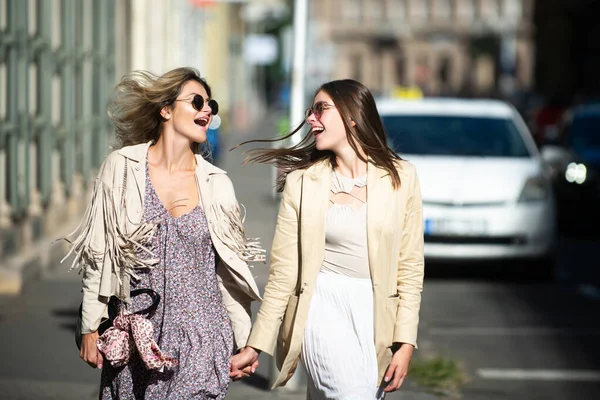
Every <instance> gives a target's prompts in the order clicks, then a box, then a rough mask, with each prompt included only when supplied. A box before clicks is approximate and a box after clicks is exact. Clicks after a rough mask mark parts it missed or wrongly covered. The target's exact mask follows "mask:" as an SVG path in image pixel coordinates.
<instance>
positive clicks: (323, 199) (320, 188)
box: [300, 161, 331, 282]
mask: <svg viewBox="0 0 600 400" xmlns="http://www.w3.org/2000/svg"><path fill="white" fill-rule="evenodd" d="M330 190H331V164H330V163H329V162H328V161H324V162H319V163H317V164H314V165H313V166H311V167H310V168H308V169H307V170H306V172H305V174H304V177H303V179H302V200H301V206H300V243H301V246H302V260H303V261H302V271H301V276H302V279H303V281H304V282H313V281H314V280H315V279H316V277H317V275H318V273H319V271H320V267H321V264H322V263H323V259H324V258H325V222H326V218H327V210H328V208H329V192H330Z"/></svg>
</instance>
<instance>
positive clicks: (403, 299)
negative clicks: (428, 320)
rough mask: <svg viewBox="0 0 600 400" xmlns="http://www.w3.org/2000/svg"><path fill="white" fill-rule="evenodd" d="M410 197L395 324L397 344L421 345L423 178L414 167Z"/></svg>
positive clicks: (402, 248)
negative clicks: (421, 185) (419, 340)
mask: <svg viewBox="0 0 600 400" xmlns="http://www.w3.org/2000/svg"><path fill="white" fill-rule="evenodd" d="M406 184H408V185H409V186H408V198H407V205H406V214H405V217H404V229H403V231H402V234H401V244H400V255H399V260H398V283H397V284H398V294H399V296H400V299H399V307H398V312H397V316H396V324H395V327H394V338H393V341H394V342H395V343H408V344H412V345H413V346H415V347H417V330H418V325H419V309H420V307H421V292H422V290H423V276H424V254H423V246H424V244H423V212H422V200H421V189H420V186H419V178H418V177H417V173H416V170H415V168H414V167H412V168H411V170H410V174H409V180H408V182H406Z"/></svg>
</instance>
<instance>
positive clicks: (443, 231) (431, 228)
mask: <svg viewBox="0 0 600 400" xmlns="http://www.w3.org/2000/svg"><path fill="white" fill-rule="evenodd" d="M425 234H426V235H472V236H476V235H485V234H487V223H486V221H485V220H478V219H473V220H461V219H426V220H425Z"/></svg>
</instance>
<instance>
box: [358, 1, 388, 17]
mask: <svg viewBox="0 0 600 400" xmlns="http://www.w3.org/2000/svg"><path fill="white" fill-rule="evenodd" d="M384 2H385V0H371V1H368V2H367V1H365V2H364V4H363V7H364V8H363V11H364V15H365V19H366V20H368V21H382V20H383V16H384V11H383V10H384V8H385V4H384Z"/></svg>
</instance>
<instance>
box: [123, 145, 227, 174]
mask: <svg viewBox="0 0 600 400" xmlns="http://www.w3.org/2000/svg"><path fill="white" fill-rule="evenodd" d="M151 144H152V142H151V141H150V142H147V143H140V144H136V145H133V146H125V147H122V148H120V149H119V150H117V151H118V153H119V154H120V155H122V156H123V157H127V158H128V159H130V160H131V161H134V162H138V163H139V162H141V161H142V160H145V159H146V154H148V149H149V148H150V145H151ZM196 163H197V165H198V166H201V167H202V168H203V169H204V171H206V173H207V174H210V175H212V174H226V173H227V172H225V171H223V170H222V169H221V168H218V167H215V166H214V165H212V164H211V163H209V162H208V161H206V160H205V159H204V157H202V156H201V155H200V154H196Z"/></svg>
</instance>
